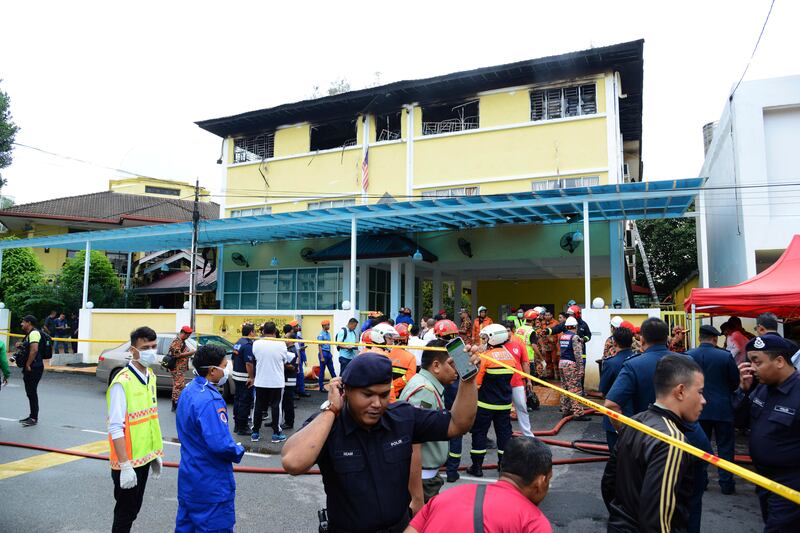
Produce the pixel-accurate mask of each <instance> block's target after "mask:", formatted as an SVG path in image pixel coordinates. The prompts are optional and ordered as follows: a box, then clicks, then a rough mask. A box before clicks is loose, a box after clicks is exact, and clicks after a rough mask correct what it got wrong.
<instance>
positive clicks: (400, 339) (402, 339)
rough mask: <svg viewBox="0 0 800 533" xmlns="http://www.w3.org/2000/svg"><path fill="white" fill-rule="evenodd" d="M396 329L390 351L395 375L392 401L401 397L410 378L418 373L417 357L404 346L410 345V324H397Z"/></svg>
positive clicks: (391, 395) (393, 374) (390, 398)
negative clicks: (395, 335)
mask: <svg viewBox="0 0 800 533" xmlns="http://www.w3.org/2000/svg"><path fill="white" fill-rule="evenodd" d="M387 325H388V324H387ZM389 327H391V326H389ZM394 330H395V331H396V332H397V337H395V338H394V341H393V342H394V346H393V347H392V349H391V350H390V351H389V359H391V360H392V377H393V379H392V391H391V393H390V394H389V401H392V402H393V401H395V400H396V399H397V398H399V397H400V393H401V392H402V391H403V389H404V388H405V386H406V384H407V383H408V380H410V379H411V378H412V377H413V376H414V374H416V373H417V358H416V357H414V354H412V353H411V352H409V351H407V350H405V349H404V348H403V346H407V345H408V336H409V333H408V324H405V323H401V324H397V325H396V326H394Z"/></svg>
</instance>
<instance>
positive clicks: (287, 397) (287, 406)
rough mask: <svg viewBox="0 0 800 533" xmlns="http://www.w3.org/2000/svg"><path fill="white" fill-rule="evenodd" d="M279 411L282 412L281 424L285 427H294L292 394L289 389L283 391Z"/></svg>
mask: <svg viewBox="0 0 800 533" xmlns="http://www.w3.org/2000/svg"><path fill="white" fill-rule="evenodd" d="M281 409H282V410H283V423H284V424H286V425H287V426H293V425H294V393H293V392H292V390H291V389H288V388H286V389H284V390H283V399H282V400H281Z"/></svg>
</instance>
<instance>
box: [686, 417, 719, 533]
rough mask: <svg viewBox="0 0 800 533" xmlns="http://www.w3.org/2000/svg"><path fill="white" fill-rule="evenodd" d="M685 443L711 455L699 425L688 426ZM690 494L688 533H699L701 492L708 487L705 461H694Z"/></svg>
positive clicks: (708, 443) (701, 509)
mask: <svg viewBox="0 0 800 533" xmlns="http://www.w3.org/2000/svg"><path fill="white" fill-rule="evenodd" d="M685 435H686V442H687V443H688V444H691V445H692V446H694V447H695V448H700V449H701V450H703V451H704V452H708V453H713V451H712V450H711V442H709V440H708V437H706V434H705V432H704V431H703V428H701V427H700V424H699V423H697V422H694V423H692V424H689V430H688V431H687V432H686V433H685ZM692 478H693V480H694V482H693V483H692V493H691V495H690V496H689V523H688V524H687V526H688V527H687V531H688V533H700V523H701V521H702V515H703V492H704V491H705V490H706V485H708V463H707V462H705V461H695V462H694V466H693V467H692Z"/></svg>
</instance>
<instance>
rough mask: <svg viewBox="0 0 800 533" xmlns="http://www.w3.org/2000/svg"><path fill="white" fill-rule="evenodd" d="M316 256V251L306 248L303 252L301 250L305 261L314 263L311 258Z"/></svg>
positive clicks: (301, 255)
mask: <svg viewBox="0 0 800 533" xmlns="http://www.w3.org/2000/svg"><path fill="white" fill-rule="evenodd" d="M312 255H314V249H313V248H310V247H308V246H306V247H305V248H303V249H302V250H300V257H302V258H303V261H308V262H310V263H311V262H313V261H314V260H313V259H311V256H312Z"/></svg>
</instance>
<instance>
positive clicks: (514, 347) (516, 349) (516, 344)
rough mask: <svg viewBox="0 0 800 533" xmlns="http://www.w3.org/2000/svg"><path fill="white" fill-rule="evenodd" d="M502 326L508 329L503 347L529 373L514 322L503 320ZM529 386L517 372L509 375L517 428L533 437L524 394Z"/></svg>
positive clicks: (526, 359)
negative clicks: (517, 423)
mask: <svg viewBox="0 0 800 533" xmlns="http://www.w3.org/2000/svg"><path fill="white" fill-rule="evenodd" d="M503 326H505V328H506V330H508V340H507V341H506V343H505V344H504V345H503V347H504V348H505V349H506V350H508V351H509V352H511V355H513V356H514V359H516V360H517V364H518V365H519V367H520V368H521V369H522V371H523V372H525V373H526V374H530V371H531V364H530V360H529V359H528V348H527V347H526V346H525V344H524V343H523V342H522V341H521V340H520V338H519V337H517V336H516V335H514V331H513V328H514V324H513V323H512V322H511V321H510V320H504V321H503ZM530 386H531V384H530V382H529V381H528V380H527V379H525V378H523V377H522V376H520V375H519V374H516V373H515V374H514V375H513V376H511V399H512V402H513V404H514V409H515V410H516V412H517V422H519V428H520V429H521V430H522V434H523V435H525V436H527V437H533V432H532V431H531V418H530V416H528V396H527V394H526V393H527V387H530ZM512 420H513V415H512Z"/></svg>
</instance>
